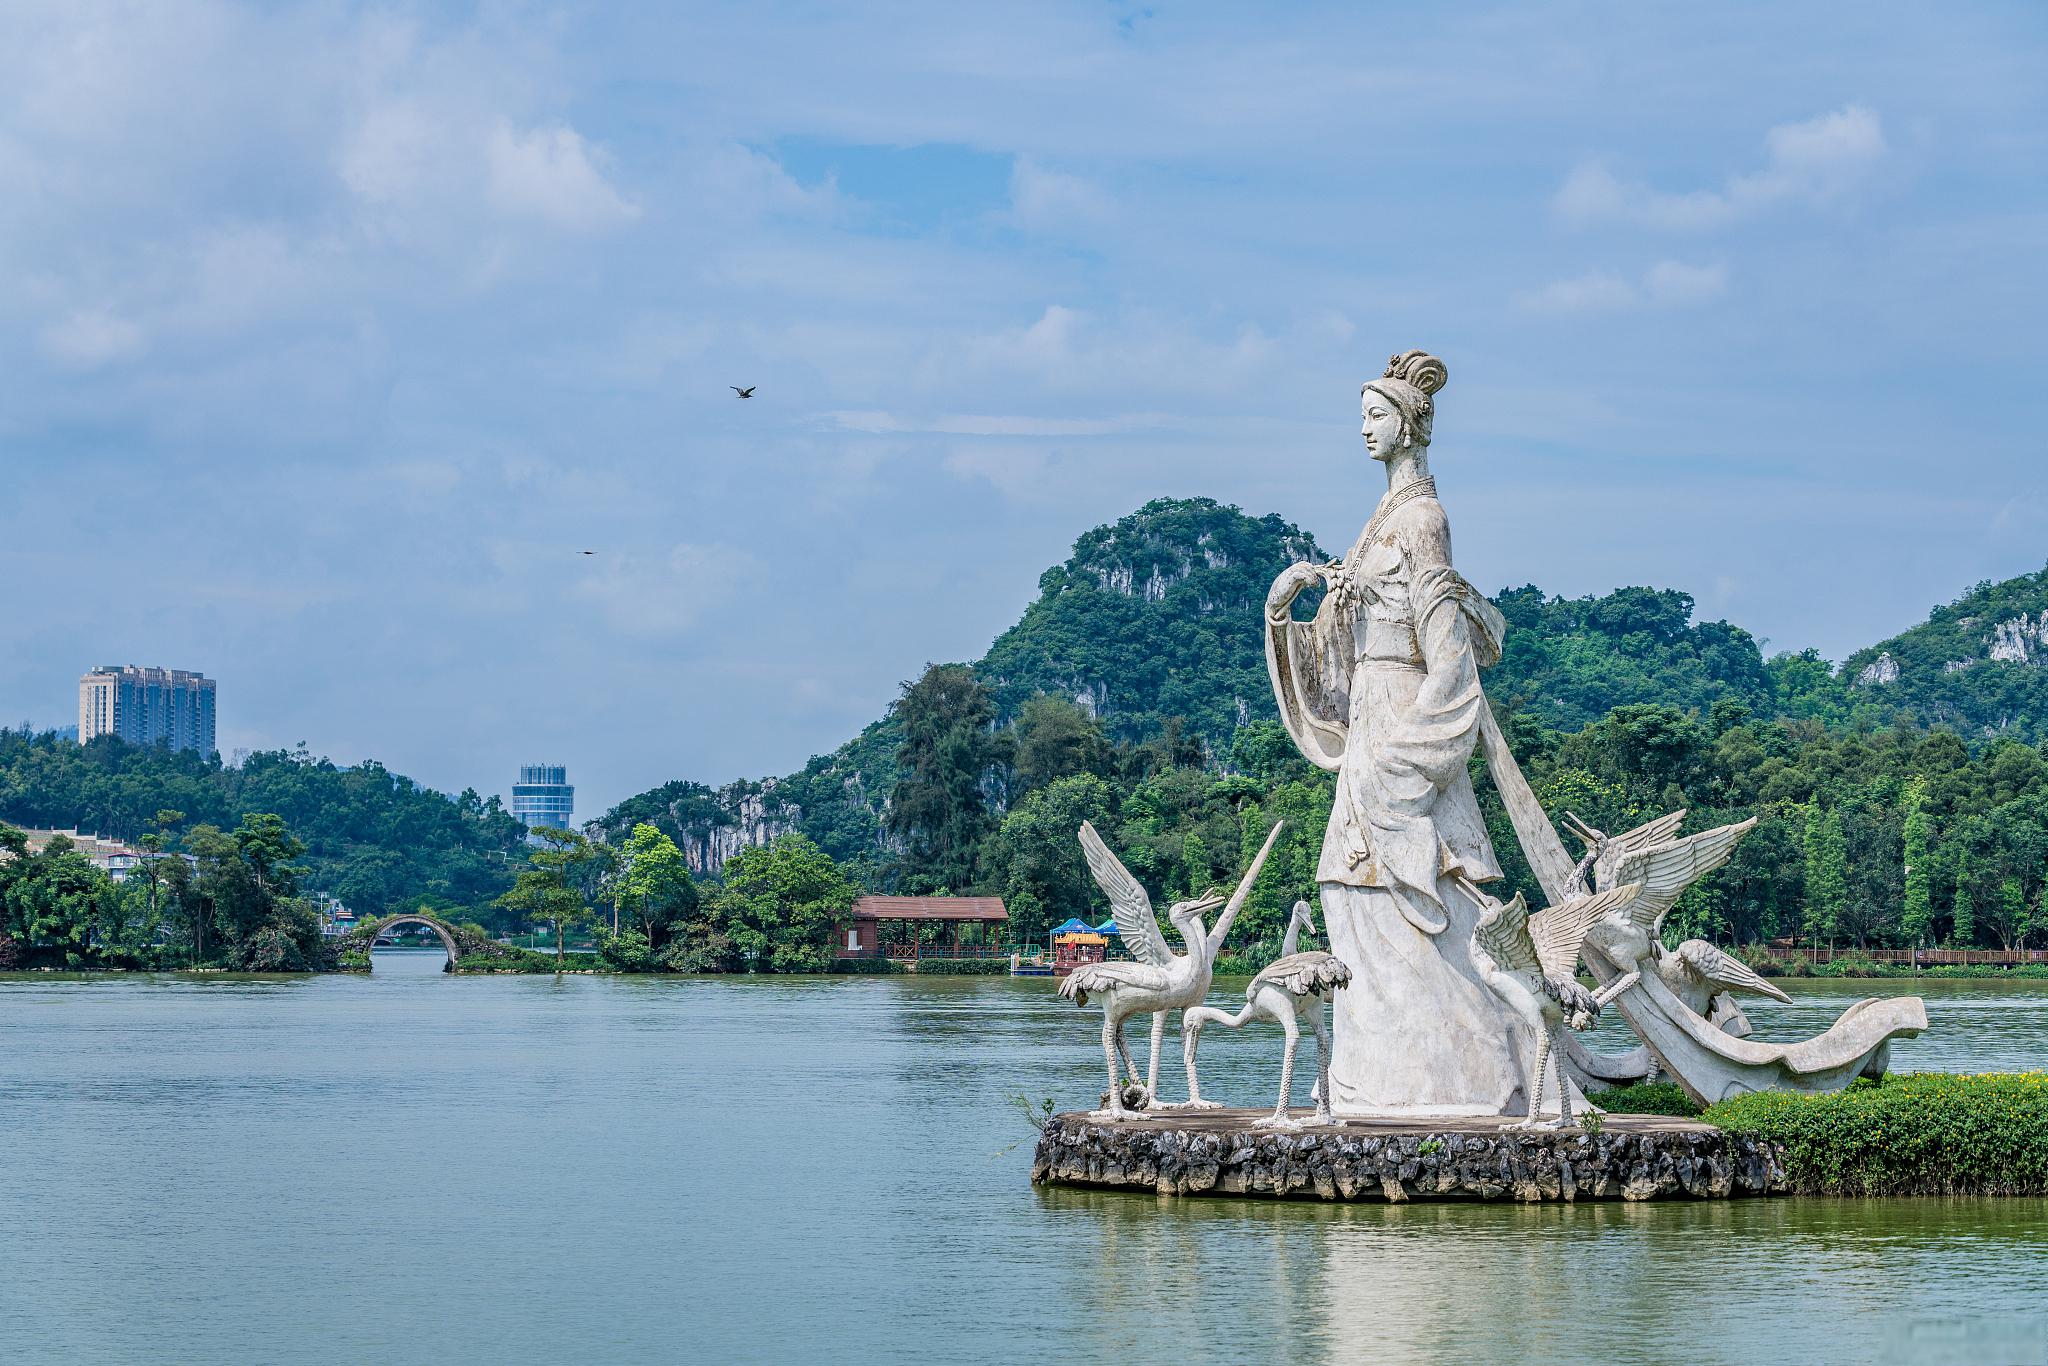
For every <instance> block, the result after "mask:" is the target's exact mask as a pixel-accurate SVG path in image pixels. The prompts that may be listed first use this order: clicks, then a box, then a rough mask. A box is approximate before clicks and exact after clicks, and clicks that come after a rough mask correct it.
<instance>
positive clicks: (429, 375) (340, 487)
mask: <svg viewBox="0 0 2048 1366" xmlns="http://www.w3.org/2000/svg"><path fill="white" fill-rule="evenodd" d="M859 11H860V12H858V13H856V12H855V7H844V8H833V7H821V6H809V5H778V4H772V3H760V2H759V0H756V2H755V3H749V4H746V5H715V4H695V5H688V6H634V7H615V8H601V7H596V6H548V5H514V4H504V5H483V6H475V7H472V6H430V5H417V6H409V5H393V6H356V5H348V4H322V5H316V6H294V5H270V6H244V5H232V4H211V3H204V2H203V0H195V2H194V3H188V4H182V5H179V6H175V7H172V6H162V5H155V4H146V3H135V4H103V3H95V2H94V0H66V2H65V3H61V4H38V3H34V2H33V0H29V2H27V3H17V4H14V5H10V6H9V7H7V9H6V10H5V12H4V14H0V268H4V270H5V273H6V276H5V278H6V285H7V287H6V288H5V289H4V290H0V487H4V489H5V492H4V494H0V498H4V501H0V576H4V579H5V581H6V582H7V583H8V585H9V586H10V590H11V591H10V592H9V594H8V598H9V602H8V606H7V609H6V611H5V612H4V613H0V716H4V717H6V718H7V719H8V720H9V721H10V722H12V721H14V720H17V719H20V718H27V719H30V720H33V721H35V722H37V723H39V724H52V725H54V724H66V723H68V722H70V721H71V720H73V719H75V709H76V679H77V676H78V674H79V673H80V672H82V671H83V670H84V669H85V668H87V667H88V666H90V665H93V664H97V663H104V662H132V663H160V664H165V665H170V666H174V667H184V668H198V669H203V670H205V671H206V672H207V673H209V674H210V675H212V676H214V677H215V678H217V679H218V680H219V682H220V688H221V692H220V714H221V742H222V745H223V748H226V749H233V748H236V747H240V746H250V747H268V746H278V745H284V746H289V745H291V744H294V743H295V742H298V741H300V740H304V741H305V742H306V743H307V744H308V745H310V746H311V747H312V748H313V750H314V751H315V752H318V753H325V754H329V755H332V756H333V757H334V758H336V759H337V760H340V761H353V760H356V759H359V758H363V757H366V756H374V757H377V758H380V759H382V760H384V761H385V762H386V763H388V764H389V765H391V766H392V767H393V768H395V769H398V770H399V771H401V772H406V773H410V774H412V775H414V776H416V777H418V778H420V779H421V780H423V781H426V782H428V783H431V784H433V785H435V786H439V787H444V788H450V789H454V788H460V787H462V786H465V785H474V786H476V787H477V788H479V789H480V790H482V791H486V792H489V791H502V790H504V789H505V787H506V786H507V785H508V784H509V782H510V779H511V777H512V775H513V772H514V769H515V767H516V765H518V764H519V763H521V762H534V761H539V760H543V759H545V760H551V761H558V762H563V763H566V764H568V765H569V766H570V769H571V773H572V777H573V778H574V779H575V780H576V781H577V782H578V783H579V785H580V786H581V788H582V793H581V798H580V800H579V807H580V813H581V814H583V815H585V816H588V815H595V814H597V812H598V810H600V809H601V807H602V806H604V805H607V804H609V803H610V802H612V801H615V800H617V799H618V798H620V797H623V796H625V795H628V794H630V793H632V792H634V791H638V790H640V789H643V788H645V787H648V786H651V785H653V784H655V783H659V782H662V781H665V780H667V779H670V778H676V777H691V778H697V779H701V780H705V781H712V782H717V781H723V780H726V779H729V778H733V777H739V776H759V775H763V774H770V773H776V772H783V771H787V770H789V769H791V768H793V767H795V766H797V765H799V764H800V763H801V762H802V761H803V760H804V758H805V757H806V756H808V755H809V754H812V753H814V752H819V751H823V750H825V749H829V748H831V747H832V746H833V745H835V744H837V743H838V742H839V741H840V740H842V739H844V738H845V737H847V736H848V735H850V734H852V733H853V732H854V731H855V730H856V729H857V728H858V727H859V726H860V725H861V724H862V723H864V722H866V721H867V720H870V719H872V718H873V717H875V716H876V715H878V714H879V713H880V711H881V710H882V709H883V707H884V706H885V705H886V704H887V702H888V701H889V699H890V698H891V697H892V696H893V695H894V694H895V692H896V690H897V687H898V685H899V684H900V682H901V681H902V680H904V679H906V678H909V677H912V676H913V675H914V674H915V673H916V672H917V671H918V670H919V669H920V668H921V667H922V666H923V664H924V663H925V662H926V661H928V660H945V659H960V658H973V657H975V656H977V655H978V654H979V653H980V652H981V651H982V649H984V648H985V647H986V645H987V643H988V641H989V640H990V639H991V638H992V637H993V636H994V635H995V634H996V633H997V632H998V631H1000V630H1001V629H1002V628H1003V627H1004V626H1006V625H1008V624H1009V623H1010V622H1012V621H1013V620H1015V618H1016V616H1017V614H1018V612H1019V611H1020V610H1021V609H1022V608H1023V606H1024V604H1025V603H1026V602H1027V601H1029V599H1030V597H1031V595H1032V593H1033V591H1034V588H1035V585H1036V580H1037V576H1038V574H1039V572H1040V571H1041V570H1042V569H1044V568H1045V567H1046V566H1047V565H1049V564H1051V563H1054V562H1056V561H1058V560H1059V559H1061V558H1063V557H1064V556H1065V554H1066V553H1067V551H1068V548H1069V546H1070V545H1071V542H1072V541H1073V539H1074V537H1075V536H1077V535H1078V534H1079V533H1080V532H1082V531H1083V530H1085V529H1086V528H1088V527H1090V526H1092V525H1094V524H1096V523H1099V522H1102V521H1105V520H1108V519H1111V518H1114V517H1116V516H1119V515H1121V514H1123V513H1125V512H1128V511H1130V510H1132V509H1133V508H1135V507H1136V506H1138V505H1139V504H1140V503H1142V502H1144V501H1145V500H1146V499H1147V498H1151V497H1154V496H1158V495H1162V494H1173V495H1194V494H1206V495H1210V496H1213V497H1216V498H1219V499H1223V500H1225V501H1228V502H1234V503H1237V504H1239V505H1241V506H1242V507H1244V508H1245V509H1247V510H1248V511H1251V512H1255V513H1263V512H1267V511H1274V512H1279V513H1281V514H1283V515H1285V516H1287V517H1289V518H1291V519H1294V520H1296V521H1298V522H1300V523H1302V524H1303V525H1304V526H1306V527H1308V528H1309V529H1310V530H1312V531H1313V532H1315V533H1316V535H1317V536H1318V537H1320V538H1321V539H1322V540H1323V541H1324V543H1325V544H1326V545H1330V546H1341V545H1342V544H1343V543H1344V541H1345V540H1346V539H1347V538H1348V537H1349V536H1350V535H1351V534H1352V533H1353V532H1354V531H1355V530H1356V527H1357V525H1358V524H1359V523H1360V521H1361V520H1362V519H1363V518H1364V516H1365V515H1366V513H1367V512H1368V511H1369V509H1370V506H1371V503H1372V500H1373V499H1374V497H1375V496H1376V492H1377V490H1376V488H1375V486H1374V481H1375V476H1376V475H1377V470H1376V469H1370V468H1368V467H1367V462H1366V461H1365V459H1364V456H1363V453H1362V452H1361V450H1360V448H1359V443H1358V438H1357V435H1356V422H1357V418H1356V413H1357V409H1356V393H1357V386H1358V383H1359V381H1360V380H1361V379H1362V378H1364V377H1366V376H1367V375H1369V374H1376V373H1378V370H1379V368H1380V366H1381V365H1382V364H1383V363H1384V358H1385V357H1386V355H1388V354H1389V353H1390V352H1393V351H1398V350H1405V349H1406V348H1408V347H1410V346H1423V347H1427V348H1430V349H1432V350H1434V351H1436V352H1437V353H1438V354H1440V355H1442V356H1443V357H1444V358H1445V360H1446V361H1447V362H1448V364H1449V367H1450V374H1451V382H1450V386H1449V388H1448V389H1447V390H1446V391H1445V393H1444V395H1443V397H1442V399H1441V405H1442V413H1441V416H1440V418H1439V420H1438V423H1437V430H1436V438H1437V439H1436V445H1435V452H1434V453H1435V464H1436V467H1437V473H1438V480H1439V484H1440V485H1441V487H1442V490H1443V495H1444V498H1445V501H1446V503H1447V505H1448V507H1449V509H1450V512H1451V515H1452V520H1453V525H1454V526H1455V528H1456V534H1457V549H1458V556H1459V561H1460V565H1461V567H1462V568H1463V569H1464V570H1465V572H1466V573H1467V575H1468V576H1469V577H1471V578H1472V579H1473V580H1474V581H1475V582H1476V583H1478V584H1480V585H1481V586H1482V587H1484V588H1486V589H1488V590H1492V589H1496V588H1499V587H1502V586H1506V585H1511V584H1521V583H1525V582H1534V583H1537V584H1539V585H1541V586H1543V587H1544V588H1545V589H1547V590H1549V591H1551V592H1564V593H1572V594H1579V593H1590V592H1602V591H1606V590H1608V589H1611V588H1613V587H1616V586H1617V585H1621V584H1632V583H1647V584H1654V585H1658V586H1665V587H1674V588H1682V589H1684V590H1686V591H1689V592H1691V593H1693V594H1695V595H1696V596H1697V598H1698V599H1699V602H1700V608H1701V611H1702V613H1703V614H1704V615H1708V616H1726V617H1728V618H1729V619H1731V620H1733V621H1735V622H1737V623H1739V624H1741V625H1744V626H1746V627H1749V628H1750V629H1752V630H1754V631H1756V632H1757V633H1758V634H1760V635H1762V636H1764V637H1766V638H1768V640H1769V642H1770V648H1773V649H1781V648H1793V649H1796V648H1802V647H1805V646H1809V645H1811V646H1817V647H1819V648H1820V649H1821V650H1822V651H1823V652H1825V653H1827V654H1828V655H1829V656H1830V657H1833V658H1839V657H1840V656H1841V655H1843V654H1845V653H1846V652H1848V651H1849V650H1851V649H1853V648H1855V647H1857V646H1859V645H1861V644H1864V643H1867V642H1869V641H1871V640H1874V639H1877V638H1879V637H1881V636H1884V635H1888V634H1890V633H1892V632H1895V631H1897V630H1900V629H1902V628H1904V627H1906V626H1908V625H1911V624H1912V623H1913V622H1915V621H1917V620H1918V619H1920V618H1921V617H1922V616H1923V615H1924V613H1925V612H1926V610H1927V609H1928V608H1929V607H1930V606H1932V605H1933V604H1935V603H1937V602H1940V601H1944V600H1947V599H1949V598H1952V597H1954V596H1955V595H1956V594H1957V593H1959V592H1960V591H1961V590H1962V589H1963V588H1964V587H1965V586H1967V585H1968V584H1970V583H1971V582H1974V581H1975V580H1978V579H1981V578H2002V577H2006V576H2009V575H2012V574H2016V573H2020V572H2025V571H2030V570H2033V569H2037V568H2039V567H2040V566H2041V564H2042V563H2043V561H2044V559H2048V476H2044V475H2043V473H2042V460H2041V456H2042V452H2043V436H2042V427H2043V422H2042V419H2043V404H2042V400H2041V393H2042V382H2041V379H2040V376H2041V374H2042V372H2043V368H2044V362H2048V328H2044V325H2043V312H2044V306H2048V289H2044V285H2048V264H2044V252H2043V243H2044V242H2048V188H2044V187H2048V174H2044V172H2048V155H2044V152H2048V117H2044V115H2048V108H2044V104H2048V82H2043V81H2042V80H2041V79H2040V73H2041V71H2042V70H2044V69H2048V10H2044V9H2043V8H2042V7H2040V6H2038V5H2032V4H2014V5H1957V4H1943V5H1922V6H1913V5H1892V6H1882V7H1880V6H1868V7H1845V6H1806V5H1798V4H1791V5H1787V4H1770V5H1756V6H1746V7H1745V6H1740V5H1735V6H1675V5H1673V6H1645V5H1640V4H1612V5H1605V4H1537V3H1518V4H1513V5H1505V6H1499V7H1492V8H1486V7H1459V8H1456V9H1455V10H1452V9H1446V10H1443V11H1435V10H1428V11H1426V10H1424V9H1422V8H1420V7H1417V6H1414V5H1399V6H1394V5H1379V6H1370V7H1368V6H1360V5H1333V6H1328V7H1266V6H1260V7H1255V8H1254V7H1244V6H1229V5H1176V4H1155V5H1151V6H1144V7H1139V6H1130V5H1117V4H1055V3H1047V4H1038V5H1030V6H1018V7H1013V8H1004V9H998V8H997V7H992V6H960V5H953V4H945V5H900V6H891V7H889V8H888V9H887V10H886V11H883V10H879V9H877V8H876V7H859ZM728 384H756V385H758V386H759V396H758V397H757V398H755V399H754V400H752V401H751V402H748V403H740V402H738V401H737V400H735V399H734V398H733V396H732V394H731V392H730V391H729V390H728V389H727V388H726V385H728ZM586 548H587V549H592V550H595V551H597V552H598V553H597V554H596V555H594V556H591V557H585V556H582V555H581V554H579V553H578V552H580V551H581V550H583V549H586Z"/></svg>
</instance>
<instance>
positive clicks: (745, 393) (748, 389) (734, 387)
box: [725, 384, 760, 398]
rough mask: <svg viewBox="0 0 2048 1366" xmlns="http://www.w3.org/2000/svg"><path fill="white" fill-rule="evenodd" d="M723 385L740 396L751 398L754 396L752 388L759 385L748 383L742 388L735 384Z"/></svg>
mask: <svg viewBox="0 0 2048 1366" xmlns="http://www.w3.org/2000/svg"><path fill="white" fill-rule="evenodd" d="M725 387H726V388H728V389H730V390H732V391H733V392H734V393H736V394H738V395H739V396H740V397H741V398H752V397H753V396H754V390H755V389H757V388H759V387H760V386H759V385H755V384H749V385H748V386H747V387H746V388H744V389H742V388H740V386H739V385H737V384H728V385H726V386H725Z"/></svg>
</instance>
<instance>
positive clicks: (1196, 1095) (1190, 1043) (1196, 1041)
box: [1176, 1004, 1252, 1110]
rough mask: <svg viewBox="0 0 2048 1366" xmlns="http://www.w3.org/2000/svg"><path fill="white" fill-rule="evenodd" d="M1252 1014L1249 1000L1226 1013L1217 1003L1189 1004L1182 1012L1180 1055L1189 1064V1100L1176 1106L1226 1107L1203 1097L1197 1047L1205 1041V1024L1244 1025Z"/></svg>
mask: <svg viewBox="0 0 2048 1366" xmlns="http://www.w3.org/2000/svg"><path fill="white" fill-rule="evenodd" d="M1251 1017H1252V1008H1251V1006H1250V1005H1249V1004H1247V1005H1246V1006H1245V1008H1244V1009H1243V1010H1240V1011H1239V1012H1238V1013H1237V1014H1235V1015H1229V1014H1226V1013H1224V1012H1223V1011H1220V1010H1218V1009H1216V1007H1214V1006H1189V1007H1188V1008H1187V1009H1186V1010H1183V1011H1182V1012H1181V1013H1180V1056H1181V1061H1182V1062H1183V1063H1185V1064H1186V1065H1187V1069H1188V1103H1187V1105H1186V1106H1185V1107H1176V1108H1185V1109H1189V1110H1220V1109H1222V1108H1223V1103H1222V1102H1221V1101H1215V1100H1203V1099H1202V1084H1201V1082H1200V1081H1198V1080H1196V1078H1195V1050H1196V1049H1197V1048H1199V1047H1200V1046H1201V1043H1202V1026H1203V1025H1206V1024H1220V1025H1225V1026H1227V1027H1229V1028H1231V1029H1242V1028H1244V1024H1245V1021H1247V1020H1249V1019H1251Z"/></svg>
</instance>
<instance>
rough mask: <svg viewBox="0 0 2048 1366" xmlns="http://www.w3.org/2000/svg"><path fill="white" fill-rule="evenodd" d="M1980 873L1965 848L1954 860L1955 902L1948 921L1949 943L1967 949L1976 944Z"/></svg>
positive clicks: (1974, 860) (1970, 854) (1974, 856)
mask: <svg viewBox="0 0 2048 1366" xmlns="http://www.w3.org/2000/svg"><path fill="white" fill-rule="evenodd" d="M1981 880H1982V873H1981V872H1980V871H1979V870H1978V866H1977V857H1976V855H1975V854H1973V853H1972V852H1971V851H1970V850H1969V849H1968V848H1967V847H1965V848H1964V849H1962V850H1961V851H1960V853H1959V855H1958V857H1957V858H1956V901H1955V908H1954V911H1953V912H1952V913H1951V916H1950V920H1949V932H1948V938H1949V943H1951V944H1953V945H1954V946H1955V947H1957V948H1959V949H1967V948H1969V947H1970V946H1971V945H1973V944H1975V943H1976V942H1977V897H1978V894H1979V885H1978V884H1979V883H1980V881H1981Z"/></svg>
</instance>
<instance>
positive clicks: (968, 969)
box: [917, 958, 1010, 977]
mask: <svg viewBox="0 0 2048 1366" xmlns="http://www.w3.org/2000/svg"><path fill="white" fill-rule="evenodd" d="M1009 972H1010V960H1009V959H1007V958H924V959H920V960H919V961H918V964H917V975H918V976H920V977H1007V976H1008V975H1009Z"/></svg>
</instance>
